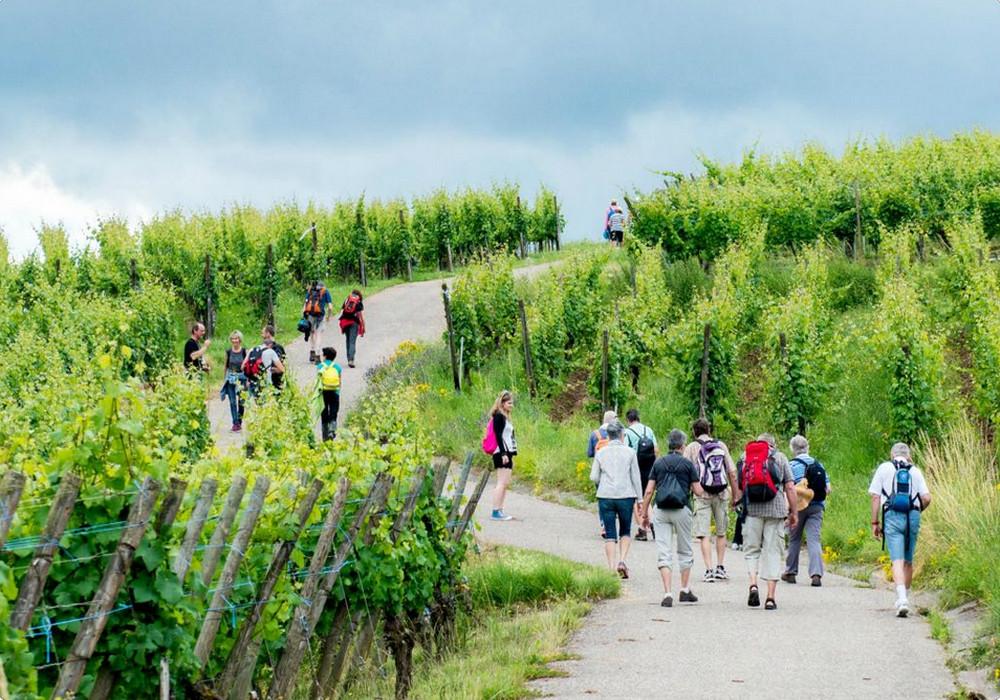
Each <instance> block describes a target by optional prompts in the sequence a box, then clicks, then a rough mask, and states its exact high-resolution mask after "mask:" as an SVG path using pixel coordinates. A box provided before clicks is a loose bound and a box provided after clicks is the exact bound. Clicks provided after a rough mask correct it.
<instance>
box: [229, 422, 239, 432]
mask: <svg viewBox="0 0 1000 700" xmlns="http://www.w3.org/2000/svg"><path fill="white" fill-rule="evenodd" d="M231 432H234V433H238V432H240V426H239V425H237V424H236V423H233V427H232V428H231Z"/></svg>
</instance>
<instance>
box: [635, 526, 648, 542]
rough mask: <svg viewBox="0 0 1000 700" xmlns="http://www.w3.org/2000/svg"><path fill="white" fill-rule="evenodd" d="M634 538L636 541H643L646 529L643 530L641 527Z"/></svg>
mask: <svg viewBox="0 0 1000 700" xmlns="http://www.w3.org/2000/svg"><path fill="white" fill-rule="evenodd" d="M635 540H636V542H645V541H646V531H645V530H643V529H642V528H640V529H639V531H638V532H636V533H635Z"/></svg>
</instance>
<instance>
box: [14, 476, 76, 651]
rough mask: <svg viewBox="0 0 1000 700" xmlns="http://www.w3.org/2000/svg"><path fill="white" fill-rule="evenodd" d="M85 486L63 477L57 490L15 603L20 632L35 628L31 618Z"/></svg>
mask: <svg viewBox="0 0 1000 700" xmlns="http://www.w3.org/2000/svg"><path fill="white" fill-rule="evenodd" d="M81 483H82V480H81V479H80V477H79V476H77V475H76V474H72V473H68V474H63V476H62V478H61V479H60V481H59V490H58V491H56V496H55V498H54V499H53V501H52V505H51V506H49V514H48V516H47V517H46V520H45V529H44V530H43V531H42V538H41V542H40V543H39V544H38V547H37V548H36V549H35V553H34V555H32V557H31V564H30V565H29V566H28V571H27V573H25V575H24V578H23V579H21V587H20V588H19V589H18V591H17V600H16V601H14V609H13V612H11V615H10V626H11V627H13V628H14V629H16V630H21V631H22V632H25V631H27V629H28V627H30V626H31V616H32V615H34V613H35V607H36V606H37V605H38V601H39V600H41V599H42V592H43V591H44V590H45V581H46V579H47V578H48V576H49V569H51V568H52V558H53V557H54V556H55V553H56V552H58V551H59V538H60V537H62V534H63V530H65V529H66V524H67V523H68V522H69V519H70V516H71V515H72V514H73V506H74V505H75V504H76V497H77V495H78V494H79V493H80V484H81Z"/></svg>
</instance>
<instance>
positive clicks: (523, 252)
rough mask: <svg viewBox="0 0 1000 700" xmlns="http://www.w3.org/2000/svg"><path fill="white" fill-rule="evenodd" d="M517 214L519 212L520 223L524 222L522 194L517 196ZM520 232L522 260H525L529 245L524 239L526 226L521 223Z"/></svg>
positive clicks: (518, 219)
mask: <svg viewBox="0 0 1000 700" xmlns="http://www.w3.org/2000/svg"><path fill="white" fill-rule="evenodd" d="M517 214H518V216H517V221H518V223H519V224H523V223H524V221H523V219H522V218H521V195H518V196H517ZM518 234H519V235H520V237H521V240H520V243H521V260H524V259H525V258H526V257H528V247H527V245H526V244H525V241H524V226H523V225H519V226H518Z"/></svg>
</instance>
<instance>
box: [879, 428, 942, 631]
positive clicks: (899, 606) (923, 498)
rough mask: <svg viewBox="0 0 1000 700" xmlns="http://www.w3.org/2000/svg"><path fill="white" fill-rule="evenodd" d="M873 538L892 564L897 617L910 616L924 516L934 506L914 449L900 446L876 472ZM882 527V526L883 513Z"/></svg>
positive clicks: (893, 450)
mask: <svg viewBox="0 0 1000 700" xmlns="http://www.w3.org/2000/svg"><path fill="white" fill-rule="evenodd" d="M868 493H869V495H870V496H871V515H872V518H871V520H872V535H874V536H875V538H876V539H878V538H879V537H882V538H883V540H884V542H885V546H886V547H887V548H888V549H889V559H890V560H891V561H892V580H893V581H895V583H896V616H897V617H906V616H907V615H909V614H910V603H909V592H910V585H911V584H912V583H913V553H914V551H915V550H916V548H917V535H919V534H920V514H921V512H923V511H925V510H927V508H928V507H929V506H930V504H931V492H930V491H929V490H928V489H927V482H926V481H925V480H924V474H923V472H922V471H920V469H918V468H917V467H915V466H913V463H912V462H910V447H909V446H908V445H907V444H905V443H902V442H897V443H896V444H895V445H893V446H892V450H890V452H889V461H888V462H882V464H880V465H878V469H876V470H875V476H874V477H873V478H872V483H871V486H869V487H868ZM880 509H881V511H882V524H881V525H880V524H879V518H878V516H879V510H880Z"/></svg>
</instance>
